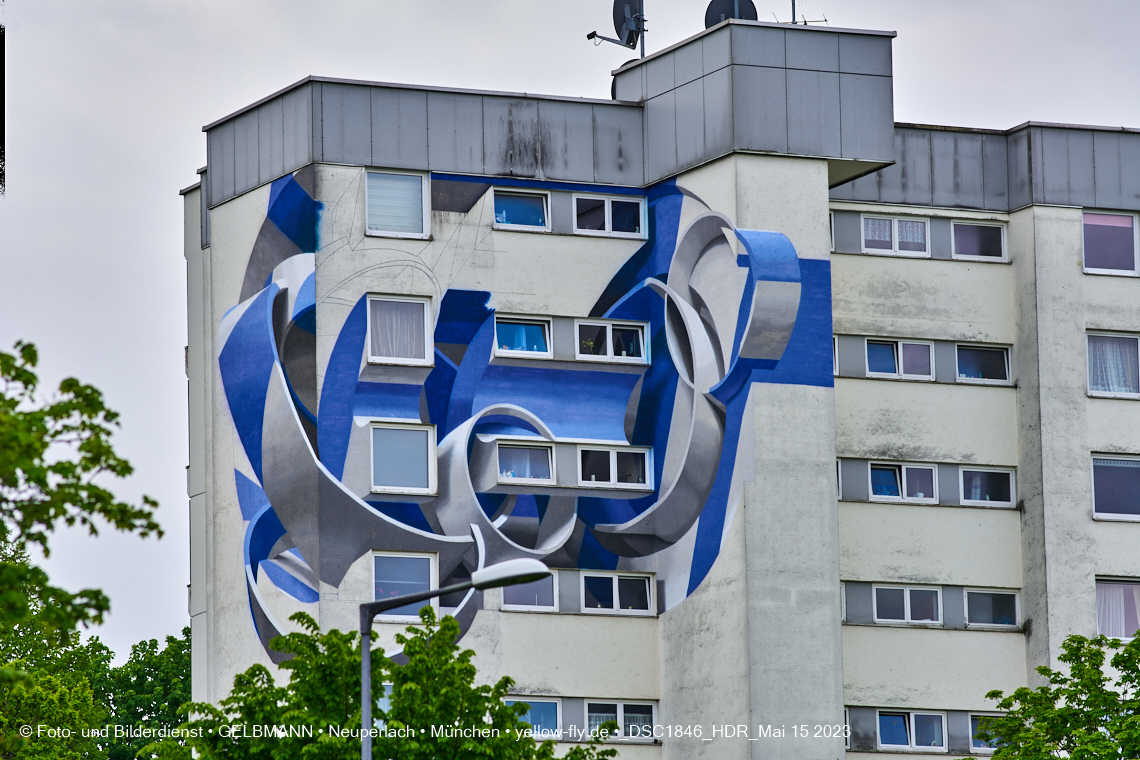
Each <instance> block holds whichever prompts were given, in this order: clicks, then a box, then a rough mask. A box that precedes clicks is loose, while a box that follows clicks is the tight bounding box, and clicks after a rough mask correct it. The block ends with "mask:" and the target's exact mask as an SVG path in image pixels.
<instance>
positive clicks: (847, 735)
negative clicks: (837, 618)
mask: <svg viewBox="0 0 1140 760" xmlns="http://www.w3.org/2000/svg"><path fill="white" fill-rule="evenodd" d="M843 620H844V622H846V621H847V618H846V616H844V618H843ZM876 733H878V732H877V731H876ZM843 748H844V749H851V714H850V712H848V710H847V708H846V707H844V708H843Z"/></svg>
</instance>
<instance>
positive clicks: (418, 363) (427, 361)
mask: <svg viewBox="0 0 1140 760" xmlns="http://www.w3.org/2000/svg"><path fill="white" fill-rule="evenodd" d="M373 301H400V302H403V303H418V304H421V305H422V306H423V308H424V358H423V359H409V358H405V357H400V356H374V355H373V354H372V303H373ZM366 306H367V310H366V311H365V315H364V318H365V321H366V323H367V330H366V331H365V335H364V345H365V348H366V350H367V351H368V363H369V364H394V365H399V366H404V367H409V366H410V367H432V366H435V311H434V309H433V308H432V302H431V299H430V298H427V297H423V296H398V295H388V294H386V293H369V294H368V301H367V304H366Z"/></svg>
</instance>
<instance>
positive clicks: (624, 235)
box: [574, 230, 648, 240]
mask: <svg viewBox="0 0 1140 760" xmlns="http://www.w3.org/2000/svg"><path fill="white" fill-rule="evenodd" d="M574 234H575V235H581V236H583V237H595V238H615V239H617V240H647V239H648V238H647V237H646V236H645V235H637V234H634V233H630V232H606V231H605V230H574Z"/></svg>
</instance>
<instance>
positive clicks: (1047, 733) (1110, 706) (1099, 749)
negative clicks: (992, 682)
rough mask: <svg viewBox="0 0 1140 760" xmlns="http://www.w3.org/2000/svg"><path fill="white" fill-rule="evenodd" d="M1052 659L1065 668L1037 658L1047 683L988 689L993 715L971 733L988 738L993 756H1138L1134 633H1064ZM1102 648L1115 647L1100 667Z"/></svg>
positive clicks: (1139, 701)
mask: <svg viewBox="0 0 1140 760" xmlns="http://www.w3.org/2000/svg"><path fill="white" fill-rule="evenodd" d="M1061 648H1062V653H1061V654H1060V655H1059V656H1058V657H1057V659H1058V661H1060V662H1062V663H1064V664H1065V665H1067V666H1068V672H1067V673H1066V672H1062V671H1057V670H1052V669H1050V668H1048V667H1045V666H1042V667H1039V668H1037V672H1038V673H1040V674H1041V675H1042V676H1045V677H1046V678H1047V679H1048V685H1045V686H1039V687H1037V688H1036V689H1029V688H1027V687H1022V688H1020V689H1017V690H1015V691H1014V692H1013V693H1012V694H1010V695H1009V696H1006V695H1005V694H1003V693H1002V692H1000V691H991V692H990V693H989V694H987V695H986V698H987V699H992V700H995V701H997V703H998V705H997V707H998V709H999V710H1003V711H1005V714H1004V715H1002V716H1001V717H995V718H990V719H987V720H985V721H984V722H983V724H982V727H981V728H982V730H981V731H980V732H979V736H980V737H981V738H983V739H985V740H986V741H989V742H991V743H993V744H994V745H996V746H997V747H998V749H997V750H996V751H995V752H994V755H993V757H994V760H1046V758H1058V757H1065V758H1070V760H1107V759H1108V758H1112V759H1114V760H1115V759H1116V758H1140V638H1137V639H1133V640H1132V641H1130V642H1129V643H1128V644H1127V645H1124V646H1122V645H1121V643H1120V640H1119V639H1108V638H1106V637H1104V636H1097V637H1096V638H1093V639H1087V638H1085V637H1083V636H1070V637H1068V638H1067V639H1065V642H1064V643H1063V644H1062V645H1061ZM1107 652H1115V654H1113V655H1112V658H1111V660H1110V661H1109V664H1110V665H1111V667H1112V671H1115V672H1114V673H1112V674H1111V675H1110V674H1108V673H1106V672H1105V660H1106V657H1107Z"/></svg>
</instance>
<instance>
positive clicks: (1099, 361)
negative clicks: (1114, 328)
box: [1089, 335, 1140, 393]
mask: <svg viewBox="0 0 1140 760" xmlns="http://www.w3.org/2000/svg"><path fill="white" fill-rule="evenodd" d="M1137 369H1138V367H1137V344H1136V338H1123V337H1115V336H1111V335H1090V336H1089V390H1093V391H1102V392H1104V393H1140V376H1138V374H1137Z"/></svg>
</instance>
